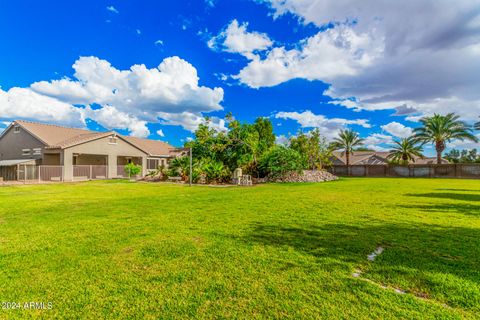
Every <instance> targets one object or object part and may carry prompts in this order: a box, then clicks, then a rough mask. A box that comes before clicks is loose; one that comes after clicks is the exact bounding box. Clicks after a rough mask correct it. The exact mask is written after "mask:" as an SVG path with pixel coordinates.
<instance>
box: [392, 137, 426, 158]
mask: <svg viewBox="0 0 480 320" xmlns="http://www.w3.org/2000/svg"><path fill="white" fill-rule="evenodd" d="M415 157H420V158H423V154H422V146H419V145H417V142H416V141H415V139H414V138H413V137H410V138H402V139H401V140H399V141H395V144H394V146H393V148H392V150H390V154H389V155H388V156H387V158H388V159H391V160H393V161H395V162H398V163H401V164H408V163H409V162H410V161H411V162H415Z"/></svg>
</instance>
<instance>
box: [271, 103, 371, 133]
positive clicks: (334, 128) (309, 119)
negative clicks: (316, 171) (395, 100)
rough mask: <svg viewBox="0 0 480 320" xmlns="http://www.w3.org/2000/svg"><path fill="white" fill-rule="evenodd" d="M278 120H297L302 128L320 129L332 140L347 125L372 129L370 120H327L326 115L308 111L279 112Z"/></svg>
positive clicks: (276, 116) (276, 115)
mask: <svg viewBox="0 0 480 320" xmlns="http://www.w3.org/2000/svg"><path fill="white" fill-rule="evenodd" d="M275 118H277V119H286V120H295V121H296V122H298V124H300V126H301V127H302V128H318V129H319V130H320V132H321V134H322V135H324V136H325V137H326V138H327V139H332V138H333V137H335V136H337V135H338V133H339V131H340V130H341V129H343V128H345V126H347V125H358V126H361V127H364V128H370V127H371V125H370V124H369V122H368V120H366V119H356V120H349V119H342V118H327V117H325V116H324V115H320V114H314V113H313V112H312V111H310V110H307V111H304V112H278V113H277V114H275Z"/></svg>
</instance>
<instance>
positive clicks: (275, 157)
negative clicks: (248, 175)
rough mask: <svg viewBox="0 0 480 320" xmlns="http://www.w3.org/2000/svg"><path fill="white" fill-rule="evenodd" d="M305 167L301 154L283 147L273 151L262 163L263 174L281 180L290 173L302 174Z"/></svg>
mask: <svg viewBox="0 0 480 320" xmlns="http://www.w3.org/2000/svg"><path fill="white" fill-rule="evenodd" d="M305 167H306V164H305V160H304V157H302V155H301V154H300V153H298V152H297V151H295V150H293V149H291V148H288V147H283V146H278V147H276V148H274V149H272V150H271V151H270V152H268V153H267V154H266V155H265V156H264V157H263V158H262V160H261V161H260V168H261V170H262V172H263V173H264V174H266V175H268V176H269V177H271V178H279V177H281V176H283V175H284V174H285V173H287V172H290V171H296V172H301V171H302V170H303V169H305Z"/></svg>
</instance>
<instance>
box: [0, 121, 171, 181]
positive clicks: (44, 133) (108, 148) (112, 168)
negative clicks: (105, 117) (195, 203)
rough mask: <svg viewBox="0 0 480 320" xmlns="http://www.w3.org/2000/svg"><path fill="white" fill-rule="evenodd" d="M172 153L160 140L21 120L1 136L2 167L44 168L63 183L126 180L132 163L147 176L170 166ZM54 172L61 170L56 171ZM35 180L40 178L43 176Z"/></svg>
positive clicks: (0, 163)
mask: <svg viewBox="0 0 480 320" xmlns="http://www.w3.org/2000/svg"><path fill="white" fill-rule="evenodd" d="M173 150H174V148H173V147H172V146H171V145H169V144H167V143H165V142H162V141H156V140H149V139H140V138H134V137H129V136H123V135H120V134H118V133H116V132H114V131H110V132H95V131H90V130H84V129H76V128H67V127H62V126H57V125H51V124H43V123H37V122H30V121H22V120H18V121H14V122H13V123H12V124H11V125H10V126H9V127H8V128H7V129H5V131H3V133H2V134H1V135H0V167H6V166H10V167H13V166H17V168H21V167H22V166H23V168H26V166H27V165H28V166H29V168H30V166H33V165H36V166H37V167H38V166H41V168H43V169H42V170H44V172H45V173H44V175H46V174H47V172H48V175H58V176H60V175H61V180H65V181H71V180H75V178H82V177H83V178H105V179H112V178H118V177H122V176H124V166H125V164H127V163H130V162H133V163H135V164H139V165H141V166H142V168H143V175H145V174H146V173H147V172H148V171H149V170H154V169H156V168H157V167H158V166H159V165H161V164H163V165H165V166H167V165H168V161H169V159H170V158H172V157H173ZM49 168H50V169H49ZM54 168H57V169H56V170H57V171H58V170H60V169H61V170H62V172H61V173H52V172H54V171H55V170H54ZM47 169H49V170H47ZM25 170H27V169H25ZM31 170H35V169H31ZM36 170H39V169H36ZM37 176H39V177H38V178H41V172H40V174H39V173H37Z"/></svg>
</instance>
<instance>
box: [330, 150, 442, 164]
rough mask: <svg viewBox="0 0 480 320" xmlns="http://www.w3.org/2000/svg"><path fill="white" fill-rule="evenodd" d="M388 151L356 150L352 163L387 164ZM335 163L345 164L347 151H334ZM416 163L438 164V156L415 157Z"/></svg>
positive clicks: (352, 154) (351, 157) (351, 156)
mask: <svg viewBox="0 0 480 320" xmlns="http://www.w3.org/2000/svg"><path fill="white" fill-rule="evenodd" d="M389 154H390V152H388V151H354V152H353V153H351V154H350V165H363V164H387V163H388V162H389V161H388V155H389ZM333 156H334V159H333V164H334V165H345V164H346V163H347V158H346V155H345V152H343V151H334V152H333ZM413 163H414V164H436V163H437V158H432V157H424V158H420V157H415V162H413ZM442 163H444V164H446V163H449V162H448V160H446V159H442Z"/></svg>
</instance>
